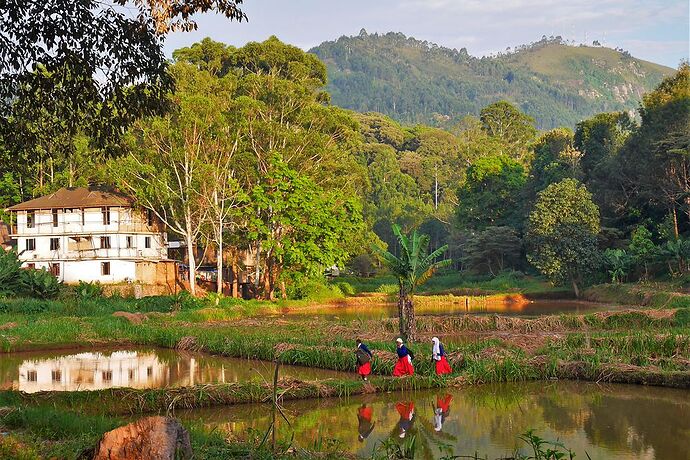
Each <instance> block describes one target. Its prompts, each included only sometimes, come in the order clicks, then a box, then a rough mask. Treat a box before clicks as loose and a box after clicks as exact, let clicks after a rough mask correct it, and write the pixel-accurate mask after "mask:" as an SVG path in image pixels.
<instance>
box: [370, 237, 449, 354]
mask: <svg viewBox="0 0 690 460" xmlns="http://www.w3.org/2000/svg"><path fill="white" fill-rule="evenodd" d="M393 234H394V235H395V237H396V238H397V239H398V243H399V245H400V255H399V256H396V255H394V254H392V253H390V252H388V251H386V250H385V249H383V248H381V247H379V246H376V245H374V246H373V249H374V252H376V253H377V254H378V255H379V256H380V257H381V259H383V262H384V264H385V265H386V266H387V267H388V269H389V270H390V271H391V273H392V274H393V275H395V277H396V278H397V279H398V319H399V321H400V335H402V336H403V338H404V339H405V340H407V341H410V342H413V341H415V339H416V338H417V337H416V336H417V327H416V320H415V314H414V303H413V297H414V293H415V291H416V289H417V288H418V287H419V286H421V285H422V284H424V283H425V282H426V281H427V280H428V279H429V278H431V277H432V276H433V274H434V273H435V272H436V270H438V269H439V268H442V267H446V266H448V265H450V263H451V260H450V259H446V260H440V261H437V260H436V259H438V258H439V257H441V255H443V253H444V252H446V250H447V249H448V246H447V245H445V246H442V247H440V248H438V249H436V250H435V251H433V252H431V253H429V242H430V238H429V235H425V234H420V233H417V231H416V230H415V231H413V232H412V233H411V234H410V235H409V236H408V235H404V234H403V233H402V231H401V230H400V226H399V225H393Z"/></svg>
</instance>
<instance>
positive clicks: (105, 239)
mask: <svg viewBox="0 0 690 460" xmlns="http://www.w3.org/2000/svg"><path fill="white" fill-rule="evenodd" d="M101 249H110V237H109V236H102V237H101Z"/></svg>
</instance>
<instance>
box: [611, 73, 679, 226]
mask: <svg viewBox="0 0 690 460" xmlns="http://www.w3.org/2000/svg"><path fill="white" fill-rule="evenodd" d="M640 118H641V119H642V121H641V124H640V127H639V129H638V130H636V131H635V132H634V133H633V134H632V135H631V136H629V137H628V139H627V141H626V143H625V145H624V147H623V148H622V150H621V152H620V157H621V158H620V165H621V168H620V169H621V170H622V178H621V181H620V182H619V183H620V186H621V188H622V189H623V190H624V192H625V195H624V197H623V198H624V199H625V201H624V203H626V204H628V203H630V202H632V203H633V204H635V205H636V207H637V208H638V209H640V210H641V211H642V213H643V217H653V218H657V220H659V215H660V214H663V213H664V212H666V213H668V214H670V215H671V216H672V219H673V230H674V236H675V237H676V238H678V237H679V236H680V233H681V228H682V227H687V226H688V225H690V65H688V64H687V63H685V64H682V65H681V66H680V68H679V69H678V72H676V74H675V75H673V76H670V77H668V78H666V79H665V80H664V81H663V82H661V84H660V85H659V86H658V87H657V89H655V90H654V91H652V92H650V93H648V94H646V95H645V96H644V97H643V101H642V107H641V108H640ZM628 206H629V204H628ZM679 211H680V212H681V213H684V214H685V218H684V219H682V214H681V217H680V218H679V217H678V213H679ZM681 219H682V220H681Z"/></svg>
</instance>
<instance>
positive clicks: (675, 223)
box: [671, 204, 680, 239]
mask: <svg viewBox="0 0 690 460" xmlns="http://www.w3.org/2000/svg"><path fill="white" fill-rule="evenodd" d="M671 212H672V213H673V236H675V237H676V239H678V236H679V235H680V234H679V233H678V213H677V212H676V205H675V204H674V205H673V206H672V207H671Z"/></svg>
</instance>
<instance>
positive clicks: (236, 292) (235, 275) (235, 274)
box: [232, 264, 240, 299]
mask: <svg viewBox="0 0 690 460" xmlns="http://www.w3.org/2000/svg"><path fill="white" fill-rule="evenodd" d="M232 296H233V297H234V298H236V299H237V298H238V297H240V283H239V271H238V269H237V265H236V264H233V265H232Z"/></svg>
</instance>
